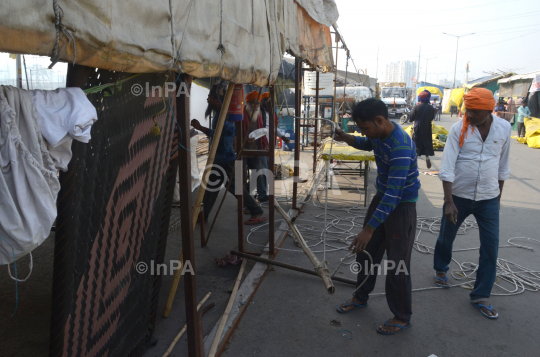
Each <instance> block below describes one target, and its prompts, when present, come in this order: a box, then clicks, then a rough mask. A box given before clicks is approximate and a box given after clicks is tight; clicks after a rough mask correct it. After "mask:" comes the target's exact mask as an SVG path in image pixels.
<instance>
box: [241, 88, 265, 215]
mask: <svg viewBox="0 0 540 357" xmlns="http://www.w3.org/2000/svg"><path fill="white" fill-rule="evenodd" d="M242 125H243V130H244V135H248V134H249V133H251V132H253V131H255V130H257V129H264V128H266V123H265V120H264V119H263V116H262V114H261V108H260V102H259V92H258V91H256V90H254V91H252V92H250V93H248V94H247V95H246V103H245V106H244V120H243V123H242ZM268 146H269V145H268V138H267V137H266V135H264V136H262V137H261V138H259V139H256V140H254V139H248V141H247V143H246V144H245V146H244V149H245V150H268ZM244 163H245V165H246V166H247V168H248V169H251V170H255V175H254V176H253V178H254V179H255V181H256V184H257V199H258V200H259V202H268V199H269V198H268V178H267V176H266V175H267V173H268V160H267V158H266V157H264V156H246V157H245V160H244ZM249 181H250V182H249V186H252V185H253V184H255V182H252V180H251V178H250V180H249ZM250 188H251V187H250ZM250 191H251V189H250ZM257 223H260V222H259V221H257V220H253V221H252V220H248V221H246V224H257Z"/></svg>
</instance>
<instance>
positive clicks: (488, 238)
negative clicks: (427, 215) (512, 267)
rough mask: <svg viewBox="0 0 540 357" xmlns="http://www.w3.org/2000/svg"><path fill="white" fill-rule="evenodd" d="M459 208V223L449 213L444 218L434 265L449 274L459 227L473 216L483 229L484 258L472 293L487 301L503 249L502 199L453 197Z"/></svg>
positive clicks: (474, 296)
mask: <svg viewBox="0 0 540 357" xmlns="http://www.w3.org/2000/svg"><path fill="white" fill-rule="evenodd" d="M452 197H453V199H454V204H455V205H456V208H457V210H458V218H457V224H456V225H454V224H452V223H451V222H449V221H448V220H447V219H446V217H445V215H444V209H445V206H446V205H444V206H443V216H442V220H441V230H440V232H439V238H437V244H436V245H435V257H434V259H433V268H434V269H435V271H437V272H438V273H446V272H447V271H448V264H450V261H451V260H452V244H453V243H454V239H455V238H456V234H457V231H458V228H459V227H460V226H461V224H462V223H463V221H464V220H465V219H466V218H467V217H468V216H469V215H471V214H472V215H473V216H474V218H476V222H478V228H479V230H480V258H479V260H478V270H477V272H476V282H475V283H474V289H473V291H471V293H470V294H469V296H470V298H471V301H472V302H478V301H482V300H486V299H487V298H489V296H490V294H491V289H492V288H493V284H494V283H495V279H496V273H497V255H498V252H499V198H498V197H495V198H492V199H489V200H484V201H473V200H468V199H466V198H461V197H457V196H452Z"/></svg>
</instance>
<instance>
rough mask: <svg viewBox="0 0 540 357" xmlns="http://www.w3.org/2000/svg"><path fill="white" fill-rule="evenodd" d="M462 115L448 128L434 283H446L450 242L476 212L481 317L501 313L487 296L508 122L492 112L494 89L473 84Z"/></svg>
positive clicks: (475, 298)
mask: <svg viewBox="0 0 540 357" xmlns="http://www.w3.org/2000/svg"><path fill="white" fill-rule="evenodd" d="M464 98H465V116H464V117H463V120H461V121H459V122H457V123H455V124H454V125H453V126H452V129H450V133H449V134H448V138H447V141H446V146H445V148H444V153H443V157H442V163H441V169H440V171H439V178H440V179H441V181H442V182H443V190H444V206H443V217H442V220H441V228H440V232H439V237H438V239H437V243H436V245H435V257H434V264H433V267H434V269H435V271H436V275H435V283H436V284H437V285H438V286H441V287H450V284H449V282H448V277H447V275H446V273H447V272H448V264H450V262H451V260H452V244H453V242H454V239H455V238H456V234H457V231H458V229H459V227H460V226H461V224H462V223H463V221H464V220H465V219H466V218H467V217H468V216H469V215H471V214H472V215H474V217H475V218H476V221H477V222H478V228H479V230H480V258H479V262H478V270H477V272H476V281H475V283H474V289H473V290H472V291H471V293H470V299H471V303H472V304H473V306H474V307H476V308H477V309H478V310H479V311H480V312H481V313H482V314H483V315H484V316H486V317H488V318H490V319H496V318H497V317H498V316H499V314H498V312H497V310H495V309H494V308H493V306H492V305H490V304H489V303H488V302H487V300H488V298H489V297H490V294H491V289H492V288H493V284H494V283H495V279H496V271H497V254H498V247H499V208H500V200H501V194H502V190H503V185H504V181H505V180H507V179H508V177H509V176H510V167H509V162H510V133H511V130H512V129H511V126H510V123H508V121H506V120H504V119H501V118H499V117H497V116H495V115H494V114H491V112H492V111H493V108H494V106H495V98H494V97H493V93H492V92H491V91H489V90H487V89H484V88H473V89H471V91H470V92H469V93H467V94H465V96H464Z"/></svg>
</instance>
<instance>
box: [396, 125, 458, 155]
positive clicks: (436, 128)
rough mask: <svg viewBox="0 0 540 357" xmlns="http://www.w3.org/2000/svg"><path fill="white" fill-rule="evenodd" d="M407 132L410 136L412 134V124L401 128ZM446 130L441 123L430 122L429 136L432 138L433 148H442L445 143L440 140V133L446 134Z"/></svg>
mask: <svg viewBox="0 0 540 357" xmlns="http://www.w3.org/2000/svg"><path fill="white" fill-rule="evenodd" d="M403 130H405V132H406V133H407V134H409V136H410V137H411V138H412V135H413V126H412V125H409V126H408V127H406V128H403ZM448 133H449V132H448V130H446V129H445V128H444V127H443V126H441V125H435V124H433V123H431V136H432V138H433V148H434V149H442V148H444V145H445V143H444V142H443V141H442V140H441V138H440V135H445V136H446V135H448Z"/></svg>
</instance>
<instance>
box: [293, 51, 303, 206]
mask: <svg viewBox="0 0 540 357" xmlns="http://www.w3.org/2000/svg"><path fill="white" fill-rule="evenodd" d="M295 67H296V68H295V69H296V78H295V81H294V94H295V99H294V115H295V117H300V116H301V115H302V107H301V106H302V93H301V86H300V81H301V80H302V60H301V59H300V58H298V57H297V58H296V60H295ZM299 164H300V121H299V120H296V121H295V123H294V175H293V176H294V178H293V197H292V199H293V202H292V208H293V209H296V208H297V205H296V199H297V197H296V196H297V195H298V176H300V166H299Z"/></svg>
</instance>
